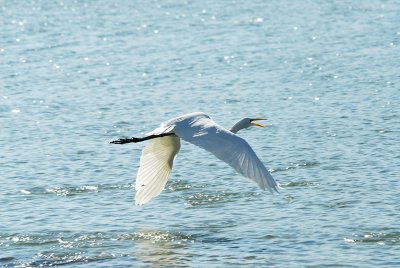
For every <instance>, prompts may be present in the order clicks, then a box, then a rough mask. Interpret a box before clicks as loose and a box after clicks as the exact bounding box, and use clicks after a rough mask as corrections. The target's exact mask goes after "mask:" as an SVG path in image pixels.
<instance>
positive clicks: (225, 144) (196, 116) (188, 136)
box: [111, 112, 279, 205]
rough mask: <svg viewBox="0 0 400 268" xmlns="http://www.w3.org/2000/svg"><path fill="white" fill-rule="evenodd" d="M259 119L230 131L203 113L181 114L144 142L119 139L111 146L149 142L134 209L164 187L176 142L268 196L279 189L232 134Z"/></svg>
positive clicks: (140, 172)
mask: <svg viewBox="0 0 400 268" xmlns="http://www.w3.org/2000/svg"><path fill="white" fill-rule="evenodd" d="M257 120H265V119H263V118H243V119H242V120H240V121H239V122H237V123H236V124H235V125H234V126H233V127H232V128H231V130H227V129H225V128H223V127H222V126H220V125H218V124H217V123H215V122H214V121H213V120H211V119H210V117H209V116H208V115H206V114H204V113H200V112H197V113H190V114H185V115H182V116H179V117H176V118H173V119H171V120H168V121H166V122H164V123H162V124H161V126H160V127H158V128H156V129H155V130H153V131H152V132H150V133H148V134H147V136H145V137H144V138H130V139H119V140H116V141H112V142H111V143H114V144H124V143H129V142H142V141H145V140H150V142H149V143H148V144H147V145H146V146H145V147H144V149H143V151H142V156H141V157H140V166H139V170H138V173H137V177H136V186H135V188H136V197H135V203H136V205H143V204H145V203H147V202H149V201H150V200H151V199H152V198H154V197H156V196H158V195H159V194H160V193H161V192H162V190H163V189H164V187H165V184H166V183H167V180H168V176H169V174H170V173H171V169H172V165H173V161H174V159H175V157H176V155H177V153H178V151H179V149H180V146H181V142H180V139H182V140H184V141H187V142H190V143H193V144H194V145H197V146H199V147H201V148H203V149H205V150H207V151H209V152H211V153H212V154H214V155H215V156H216V157H217V158H219V159H220V160H222V161H224V162H226V163H228V164H229V165H230V166H231V167H232V168H233V169H235V170H236V171H237V172H238V173H240V174H242V175H243V176H245V177H247V178H250V179H251V180H253V181H255V182H256V183H257V184H258V186H259V187H260V188H261V189H263V190H266V189H268V190H269V191H270V192H272V190H275V191H277V188H278V187H279V186H278V184H277V183H276V181H275V180H274V178H272V176H271V174H270V173H269V172H268V170H267V168H266V167H265V166H264V165H263V164H262V162H261V161H260V159H259V158H258V157H257V155H256V154H255V152H254V151H253V149H252V148H251V147H250V145H249V144H248V143H247V142H246V141H245V140H244V139H242V138H241V137H239V136H238V135H236V133H237V132H238V131H239V130H241V129H244V128H248V127H250V126H259V127H265V126H263V125H261V124H258V123H254V121H257Z"/></svg>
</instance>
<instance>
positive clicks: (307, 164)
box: [270, 161, 320, 172]
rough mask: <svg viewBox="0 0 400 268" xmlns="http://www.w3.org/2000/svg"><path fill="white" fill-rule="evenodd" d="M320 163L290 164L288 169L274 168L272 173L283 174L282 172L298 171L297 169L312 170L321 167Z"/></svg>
mask: <svg viewBox="0 0 400 268" xmlns="http://www.w3.org/2000/svg"><path fill="white" fill-rule="evenodd" d="M319 165H320V163H319V162H317V161H315V162H312V161H311V162H307V161H305V162H300V163H289V165H288V166H287V167H284V168H283V167H281V168H274V169H270V171H271V172H281V171H286V170H291V169H297V168H312V167H316V166H319Z"/></svg>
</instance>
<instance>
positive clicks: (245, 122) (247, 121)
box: [231, 117, 267, 133]
mask: <svg viewBox="0 0 400 268" xmlns="http://www.w3.org/2000/svg"><path fill="white" fill-rule="evenodd" d="M260 120H267V119H265V118H248V117H246V118H243V119H242V120H240V121H239V122H237V123H236V124H235V125H234V126H233V127H232V128H231V132H233V133H236V132H238V131H239V130H241V129H244V128H249V127H251V126H256V127H266V126H264V125H262V124H260V123H256V122H255V121H260Z"/></svg>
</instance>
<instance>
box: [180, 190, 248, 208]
mask: <svg viewBox="0 0 400 268" xmlns="http://www.w3.org/2000/svg"><path fill="white" fill-rule="evenodd" d="M239 195H240V194H238V193H229V192H220V193H212V194H209V193H196V194H193V195H190V196H187V197H184V199H185V201H186V203H187V204H189V205H190V206H208V205H214V204H221V203H227V202H232V201H233V200H234V199H236V198H237V197H238V196H239Z"/></svg>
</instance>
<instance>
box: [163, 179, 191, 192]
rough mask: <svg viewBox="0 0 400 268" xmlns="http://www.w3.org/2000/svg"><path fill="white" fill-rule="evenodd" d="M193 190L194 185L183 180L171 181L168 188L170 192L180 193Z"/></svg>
mask: <svg viewBox="0 0 400 268" xmlns="http://www.w3.org/2000/svg"><path fill="white" fill-rule="evenodd" d="M191 188H192V185H191V184H190V183H188V182H185V181H182V180H177V181H171V182H170V183H169V184H168V186H167V190H168V191H170V192H180V191H185V190H188V189H191Z"/></svg>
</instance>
